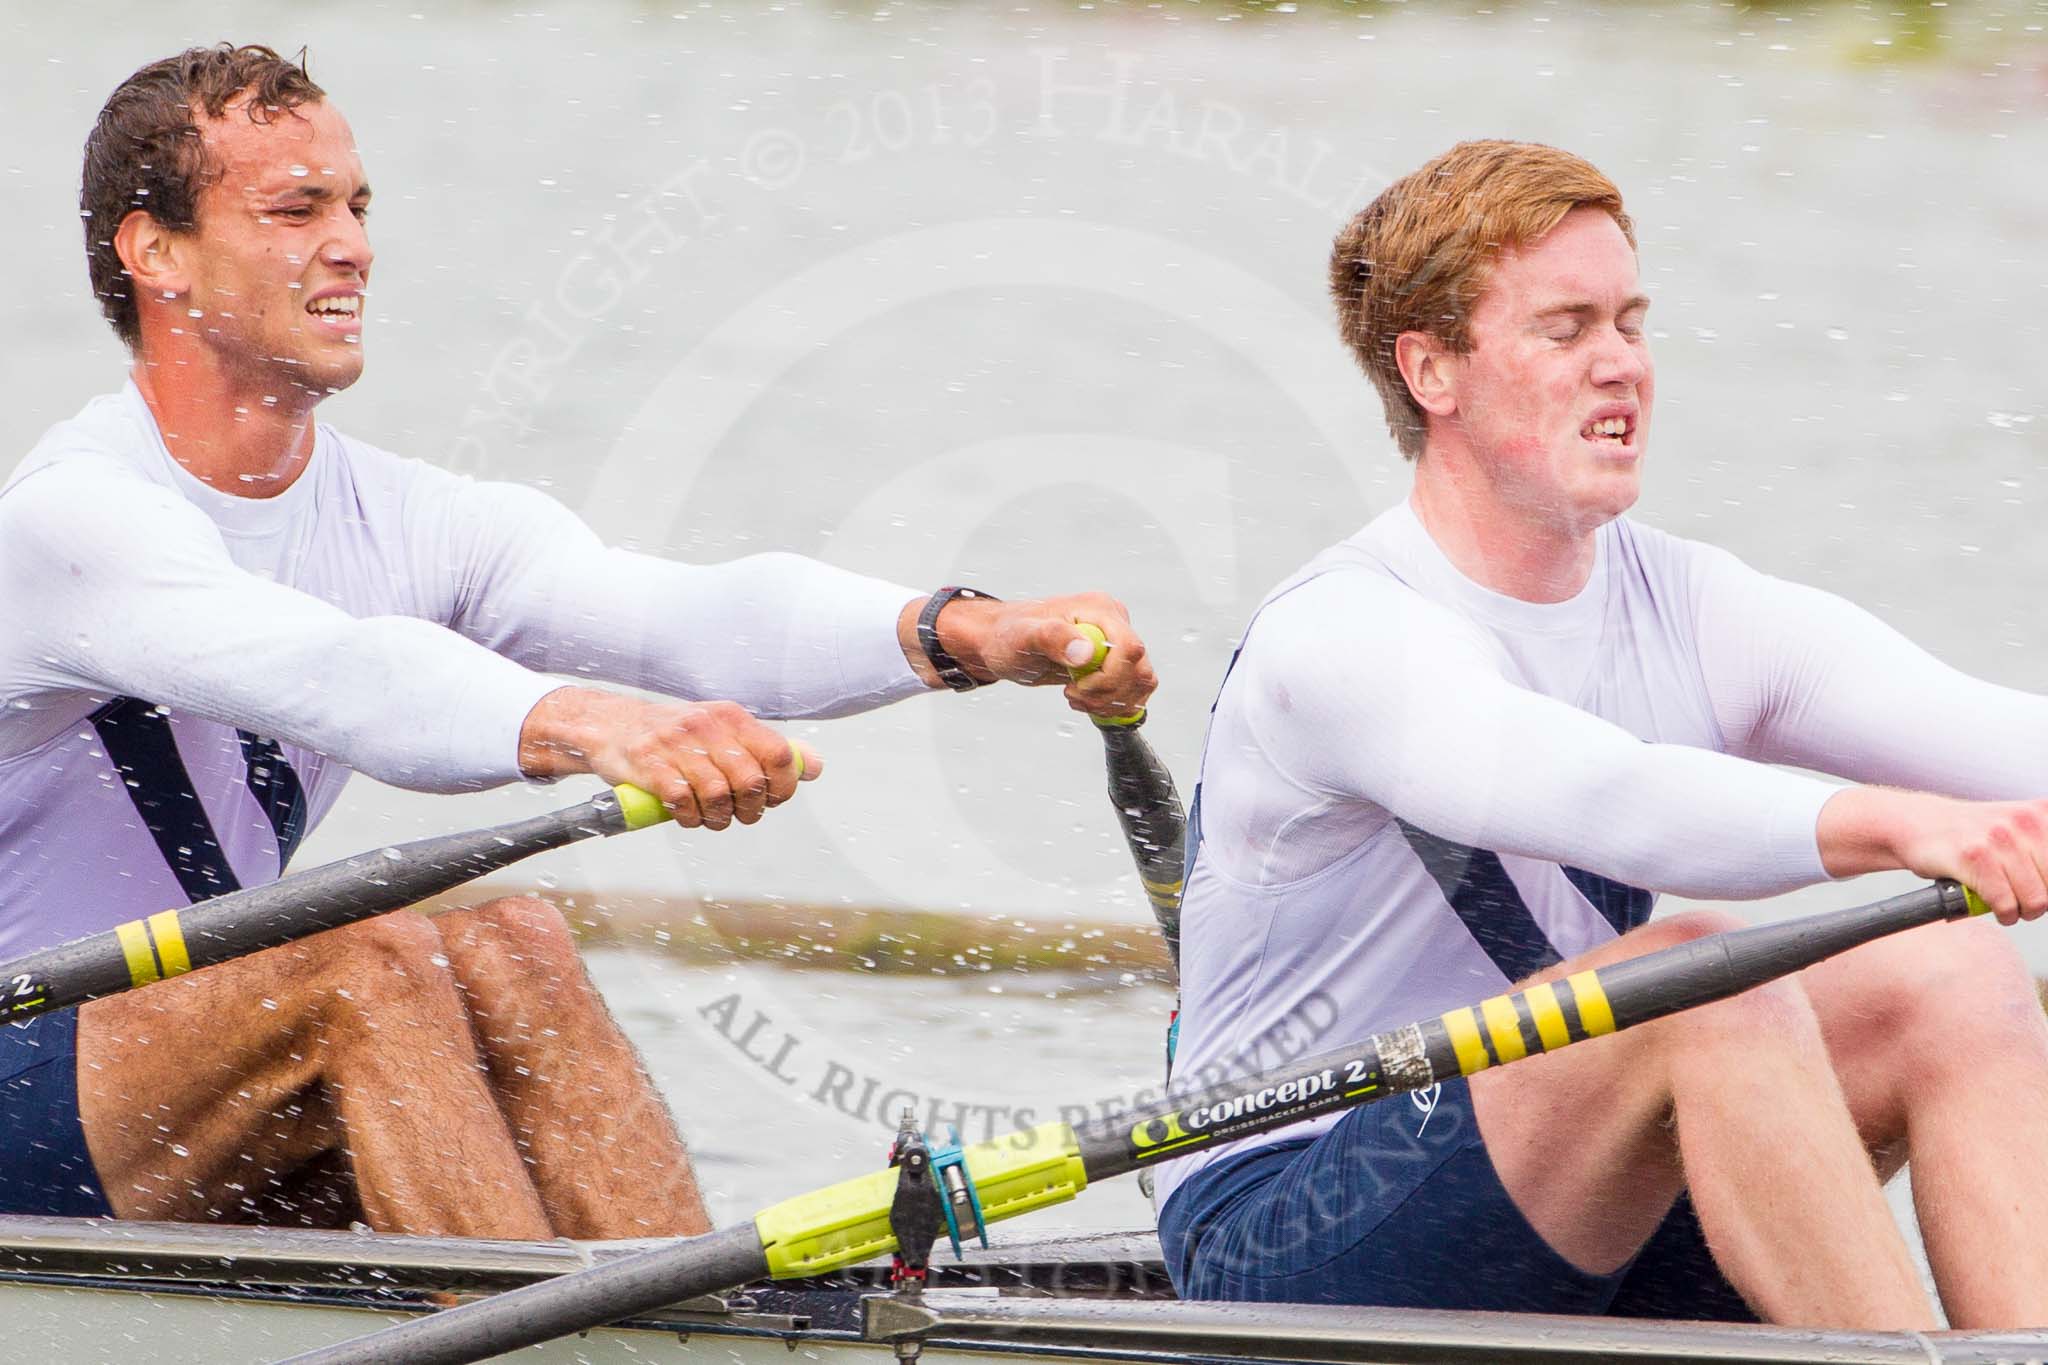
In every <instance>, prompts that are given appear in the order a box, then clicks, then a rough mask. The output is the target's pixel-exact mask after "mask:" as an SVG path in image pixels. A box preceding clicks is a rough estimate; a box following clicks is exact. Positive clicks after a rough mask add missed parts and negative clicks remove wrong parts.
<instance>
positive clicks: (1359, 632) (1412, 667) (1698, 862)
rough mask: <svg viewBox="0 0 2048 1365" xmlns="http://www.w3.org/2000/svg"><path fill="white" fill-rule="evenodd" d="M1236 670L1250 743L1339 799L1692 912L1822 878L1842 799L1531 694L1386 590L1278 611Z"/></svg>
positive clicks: (1322, 582) (1337, 593) (1312, 592)
mask: <svg viewBox="0 0 2048 1365" xmlns="http://www.w3.org/2000/svg"><path fill="white" fill-rule="evenodd" d="M1351 623H1370V628H1369V629H1361V628H1356V627H1354V626H1352V625H1351ZM1238 667H1239V670H1240V671H1242V672H1243V674H1244V676H1243V678H1242V679H1241V680H1240V679H1238V678H1235V677H1234V678H1233V679H1232V685H1233V687H1238V688H1242V689H1243V690H1242V692H1241V693H1240V694H1239V696H1238V698H1237V700H1236V704H1237V705H1238V706H1240V707H1242V708H1243V709H1244V713H1245V720H1246V721H1247V722H1248V727H1247V728H1248V730H1249V733H1250V734H1251V735H1252V736H1253V737H1254V739H1255V741H1256V743H1257V744H1258V746H1259V747H1260V749H1261V750H1262V751H1263V753H1264V754H1265V756H1266V758H1267V760H1268V761H1269V762H1270V763H1271V764H1272V765H1273V767H1274V768H1275V769H1277V770H1278V771H1279V772H1280V773H1282V774H1284V775H1285V776H1286V778H1287V779H1288V780H1289V781H1291V782H1293V783H1294V784H1296V785H1297V786H1298V787H1300V788H1302V789H1304V790H1306V791H1308V792H1310V793H1314V794H1316V795H1319V796H1321V797H1323V798H1325V799H1329V800H1343V801H1362V802H1369V803H1371V804H1373V805H1376V806H1378V807H1381V808H1382V809H1384V810H1387V811H1390V812H1394V813H1397V814H1398V815H1399V816H1400V817H1401V818H1403V819H1405V820H1408V821H1411V822H1412V823H1414V824H1416V825H1419V826H1421V827H1422V828H1424V829H1427V830H1429V831H1430V832H1431V833H1433V834H1436V835H1439V836H1441V837H1443V838H1447V839H1452V840H1455V841H1457V842H1459V843H1465V844H1471V845H1473V846H1475V847H1480V848H1489V849H1494V850H1497V851H1499V852H1503V853H1518V854H1523V855H1526V856H1529V857H1535V858H1542V859H1546V860H1553V861H1559V862H1566V863H1570V864H1572V865H1574V866H1577V867H1583V868H1586V869H1587V870H1589V871H1593V872H1597V873H1600V874H1601V875H1604V876H1608V877H1613V878H1617V879H1619V880H1621V881H1623V882H1626V883H1628V884H1630V885H1634V886H1641V887H1645V888H1648V889H1653V890H1660V891H1671V892H1675V893H1679V894H1683V895H1689V896H1700V897H1713V898H1747V897H1756V896H1766V895H1772V894H1775V893H1777V892H1781V891H1785V890H1789V889H1791V888H1793V887H1796V886H1802V885H1806V884H1808V883H1811V882H1815V881H1820V880H1823V879H1824V878H1825V876H1826V872H1825V871H1824V870H1823V868H1822V866H1821V862H1820V858H1819V851H1818V849H1817V847H1816V843H1815V825H1816V820H1817V817H1818V814H1819V811H1820V808H1821V806H1822V805H1823V804H1824V803H1825V802H1826V801H1827V800H1828V798H1829V797H1830V796H1832V795H1833V794H1834V793H1835V791H1836V788H1834V787H1831V786H1829V785H1827V784H1824V783H1821V782H1817V781H1815V780H1813V779H1811V778H1807V777H1803V776H1799V775H1795V774H1791V773H1785V772H1781V771H1778V770H1777V769H1774V768H1770V767H1767V766H1765V765H1763V764H1759V763H1752V762H1747V761H1744V760H1742V759H1739V758H1732V757H1729V756H1727V755H1725V754H1718V753H1714V752H1711V751H1708V750H1704V749H1696V748H1690V747H1686V746H1680V745H1669V744H1645V743H1643V742H1641V741H1640V740H1638V739H1636V738H1635V737H1634V736H1632V735H1630V734H1628V733H1627V732H1625V731H1623V730H1621V729H1620V728H1618V727H1616V726H1614V725H1611V724H1609V723H1608V722H1606V721H1603V720H1600V719H1598V718H1597V717H1594V716H1591V715H1588V714H1586V713H1585V712H1583V711H1579V710H1577V709H1575V708H1573V707H1571V706H1568V705H1565V704H1563V703H1561V702H1557V701H1553V700H1551V699H1550V698H1548V697H1544V696H1542V695H1540V694H1537V693H1534V692H1531V691H1529V690H1527V689H1526V688H1522V687H1520V686H1517V685H1515V684H1514V683H1512V682H1510V681H1508V679H1507V678H1506V677H1504V676H1503V674H1502V672H1501V670H1500V667H1499V665H1498V664H1497V663H1496V661H1495V659H1494V657H1493V656H1492V654H1491V653H1490V652H1489V650H1488V647H1487V645H1486V644H1485V642H1484V641H1483V640H1482V638H1481V637H1480V636H1479V634H1478V633H1477V632H1476V631H1475V630H1473V629H1472V628H1471V627H1470V626H1468V625H1467V624H1466V623H1464V622H1463V621H1462V620H1460V619H1459V618H1458V617H1457V616H1455V615H1454V614H1453V613H1451V612H1449V611H1447V610H1445V609H1444V608H1442V607H1439V606H1437V605H1435V604H1433V603H1430V602H1427V601H1425V600H1424V599H1422V598H1421V597H1419V596H1417V595H1416V594H1414V593H1412V592H1409V591H1408V590H1406V589H1404V588H1402V587H1400V586H1399V585H1398V584H1395V583H1393V582H1391V581H1390V580H1387V579H1383V578H1380V577H1379V576H1377V575H1370V574H1360V573H1342V574H1329V575H1325V576H1324V577H1322V578H1319V579H1316V580H1314V581H1313V582H1311V583H1309V584H1307V585H1305V586H1304V587H1302V588H1299V589H1297V590H1295V591H1294V592H1293V593H1290V594H1289V595H1288V596H1286V597H1284V598H1282V599H1281V600H1280V601H1278V602H1276V603H1274V604H1273V605H1272V606H1269V607H1268V608H1266V610H1265V612H1264V613H1263V614H1262V615H1261V618H1260V621H1259V624H1258V626H1257V627H1255V628H1254V632H1253V635H1252V638H1251V640H1250V642H1249V644H1248V647H1247V649H1246V651H1245V655H1244V658H1243V660H1242V661H1241V662H1240V664H1239V666H1238Z"/></svg>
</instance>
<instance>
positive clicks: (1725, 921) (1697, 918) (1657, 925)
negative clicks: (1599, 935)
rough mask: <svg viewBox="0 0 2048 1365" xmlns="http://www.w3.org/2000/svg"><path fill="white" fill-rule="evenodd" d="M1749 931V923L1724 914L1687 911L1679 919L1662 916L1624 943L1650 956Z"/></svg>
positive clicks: (1720, 912)
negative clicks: (1705, 939) (1732, 932)
mask: <svg viewBox="0 0 2048 1365" xmlns="http://www.w3.org/2000/svg"><path fill="white" fill-rule="evenodd" d="M1747 928H1749V922H1748V921H1747V920H1744V919H1743V918H1741V917H1740V916H1738V915H1731V914H1729V913H1728V912H1727V911H1725V910H1687V911H1684V912H1683V913H1680V914H1676V915H1661V916H1659V917H1658V918H1656V919H1654V920H1651V921H1650V922H1649V923H1648V924H1646V925H1644V926H1643V927H1642V928H1640V929H1637V930H1636V931H1635V932H1633V933H1631V934H1630V935H1628V937H1627V938H1626V939H1625V940H1623V941H1624V942H1626V943H1628V944H1630V945H1632V946H1636V947H1637V948H1638V950H1639V952H1643V953H1647V952H1655V951H1656V950H1658V949H1660V948H1675V947H1677V946H1678V945H1679V944H1681V943H1691V942H1693V941H1694V940H1695V939H1702V938H1711V937H1712V936H1713V935H1715V934H1725V933H1729V932H1731V931H1733V930H1736V929H1747Z"/></svg>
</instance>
